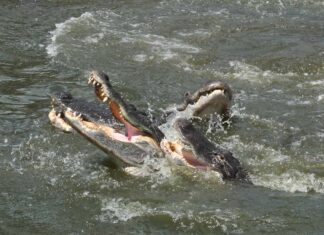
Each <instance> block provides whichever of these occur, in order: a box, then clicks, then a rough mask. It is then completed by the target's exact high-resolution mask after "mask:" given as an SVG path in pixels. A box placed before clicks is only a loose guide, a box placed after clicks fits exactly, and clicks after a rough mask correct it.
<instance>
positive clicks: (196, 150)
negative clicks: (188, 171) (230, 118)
mask: <svg viewBox="0 0 324 235" xmlns="http://www.w3.org/2000/svg"><path fill="white" fill-rule="evenodd" d="M173 126H174V128H175V129H176V130H177V132H178V133H179V140H178V141H173V142H171V141H168V140H166V139H165V140H163V141H162V143H161V147H162V149H163V151H164V152H166V153H167V155H168V156H169V158H170V159H171V160H172V161H173V162H176V163H177V164H179V165H186V166H189V167H193V168H198V169H202V170H214V171H216V172H218V173H219V174H220V175H221V177H222V178H223V179H242V180H248V179H247V178H248V177H247V173H246V171H245V170H243V168H242V167H241V164H240V162H239V161H238V160H237V159H236V158H235V157H233V155H232V153H231V152H229V151H227V150H223V149H221V148H219V147H217V146H215V145H214V144H213V143H211V142H210V141H209V140H208V139H207V138H206V137H205V136H204V135H203V134H202V133H200V132H199V131H198V130H197V129H196V128H195V127H194V126H193V125H192V123H191V122H190V121H189V120H187V119H183V118H179V119H177V120H176V121H175V122H174V124H173Z"/></svg>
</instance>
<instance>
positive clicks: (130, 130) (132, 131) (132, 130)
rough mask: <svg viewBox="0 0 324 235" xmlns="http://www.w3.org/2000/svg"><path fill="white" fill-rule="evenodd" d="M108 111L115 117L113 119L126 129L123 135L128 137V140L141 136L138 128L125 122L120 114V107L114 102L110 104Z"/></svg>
mask: <svg viewBox="0 0 324 235" xmlns="http://www.w3.org/2000/svg"><path fill="white" fill-rule="evenodd" d="M110 109H111V111H112V113H113V115H114V116H115V118H116V119H117V120H118V121H120V122H122V123H123V124H124V125H125V127H126V133H125V135H126V136H127V137H128V139H129V140H130V139H131V138H132V136H135V135H142V134H143V133H142V132H141V131H140V130H139V129H138V128H136V127H134V126H133V125H131V124H130V123H129V122H127V121H126V120H125V118H124V117H123V116H122V115H121V114H120V107H119V105H118V104H117V103H116V102H113V101H112V102H110Z"/></svg>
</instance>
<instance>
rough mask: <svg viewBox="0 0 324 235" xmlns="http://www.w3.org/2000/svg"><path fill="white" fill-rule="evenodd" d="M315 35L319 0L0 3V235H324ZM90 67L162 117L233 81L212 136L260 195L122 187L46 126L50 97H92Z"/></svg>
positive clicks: (214, 186)
mask: <svg viewBox="0 0 324 235" xmlns="http://www.w3.org/2000/svg"><path fill="white" fill-rule="evenodd" d="M323 22H324V4H323V3H322V2H321V1H319V0H318V1H317V0H300V1H298V0H290V1H280V0H278V1H268V2H265V1H261V0H250V1H248V0H246V1H243V0H241V1H240V0H238V1H203V0H200V1H199V0H193V1H188V0H179V1H144V0H143V1H103V0H97V1H82V0H79V1H67V0H65V1H64V0H61V1H36V0H35V1H32V0H30V1H27V0H22V1H1V2H0V45H1V47H0V95H1V96H0V134H1V138H0V178H1V181H0V234H322V233H323V231H324V225H323V221H324V197H323V193H324V145H323V141H324V124H323V123H324V122H323V117H324V26H323ZM92 69H98V70H104V71H105V72H107V73H108V74H109V75H110V77H111V80H112V82H113V84H114V86H115V87H116V89H118V90H120V91H121V92H122V93H123V94H124V96H125V97H126V98H127V99H128V100H131V101H132V103H134V104H135V105H136V106H138V107H139V108H141V109H145V110H147V109H149V110H151V112H152V113H153V114H155V115H160V114H161V110H163V109H165V108H167V107H168V106H169V105H170V104H174V103H179V102H181V100H182V96H183V94H184V93H185V92H186V91H188V90H190V91H194V90H195V89H196V88H198V87H199V86H201V85H202V84H204V83H205V82H207V81H208V80H223V81H225V82H227V83H228V84H229V85H230V86H231V87H232V89H233V91H234V94H235V95H234V99H235V104H234V106H233V118H232V123H231V125H230V127H229V128H228V129H226V130H221V129H213V130H212V131H210V132H207V133H206V135H207V136H208V137H209V138H210V139H211V140H213V141H215V142H217V143H219V144H220V145H222V146H223V147H225V148H227V149H229V150H231V151H232V152H233V154H234V155H235V156H236V157H237V158H238V159H239V160H240V161H241V162H242V163H243V164H244V166H246V168H247V169H248V171H249V172H250V175H251V179H252V181H253V183H254V185H245V184H240V183H235V182H226V183H223V182H221V181H220V180H219V179H218V178H217V177H216V176H214V175H212V174H208V173H199V172H193V171H190V170H186V169H181V168H180V169H178V168H174V167H172V166H170V165H169V164H168V163H167V162H165V161H161V162H160V163H159V164H161V166H160V168H161V170H160V171H158V172H156V173H154V174H151V175H148V176H146V177H133V176H129V175H126V174H125V173H123V172H122V171H120V170H116V169H111V168H110V167H109V163H108V160H107V159H108V157H107V156H106V155H105V154H104V153H102V152H101V151H100V150H99V149H97V148H95V147H94V146H93V145H91V144H90V143H88V142H87V141H86V140H85V139H83V138H81V137H79V136H78V135H74V134H70V135H68V134H64V133H61V132H59V131H58V130H56V129H54V128H53V127H52V126H51V125H50V123H49V121H48V118H47V113H48V111H49V110H50V101H49V97H48V94H51V93H54V92H56V91H60V90H66V91H70V92H71V93H72V94H74V95H75V96H82V97H84V98H88V99H91V100H95V98H94V94H93V91H92V89H90V88H89V87H88V85H87V76H88V74H89V72H90V71H91V70H92ZM201 128H202V129H203V130H206V127H201Z"/></svg>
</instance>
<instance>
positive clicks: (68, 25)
mask: <svg viewBox="0 0 324 235" xmlns="http://www.w3.org/2000/svg"><path fill="white" fill-rule="evenodd" d="M92 17H93V15H92V14H91V13H90V12H85V13H83V14H82V15H81V16H80V17H71V18H70V19H68V20H66V21H64V22H63V23H58V24H55V27H56V29H55V30H53V31H51V32H50V34H51V35H52V37H51V43H50V44H49V45H48V46H47V47H46V51H47V54H48V55H49V56H50V57H55V56H56V55H57V54H58V52H59V49H60V45H59V44H58V43H57V40H58V38H59V37H61V36H63V35H65V34H66V33H67V32H69V31H71V29H72V27H73V26H74V24H76V23H78V22H80V21H82V20H89V19H90V18H92Z"/></svg>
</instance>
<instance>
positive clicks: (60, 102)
mask: <svg viewBox="0 0 324 235" xmlns="http://www.w3.org/2000/svg"><path fill="white" fill-rule="evenodd" d="M52 107H53V109H52V111H51V112H50V114H49V118H50V121H51V122H52V124H53V125H54V126H56V127H58V128H60V129H63V130H64V131H69V132H70V131H71V130H76V131H77V132H78V133H80V134H81V135H82V136H84V137H85V138H86V139H88V140H89V141H90V142H92V143H93V144H95V145H96V146H97V147H99V148H100V149H102V150H103V151H104V152H106V153H108V154H109V155H110V156H111V157H112V158H111V159H112V160H113V161H114V162H115V163H116V164H117V165H119V166H138V165H141V164H142V163H143V161H144V158H145V157H146V156H148V155H154V154H160V149H159V146H158V145H157V144H156V141H155V140H154V139H152V138H151V137H149V136H145V135H133V136H131V137H130V138H129V137H128V136H125V134H124V133H125V128H124V126H123V125H121V124H120V123H119V122H118V121H117V120H116V119H115V117H114V116H113V115H112V113H111V111H110V110H109V109H108V108H107V107H106V106H99V105H98V104H96V103H93V102H88V101H86V100H84V99H78V98H73V97H72V95H71V94H70V93H67V92H61V93H58V94H55V95H52Z"/></svg>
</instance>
